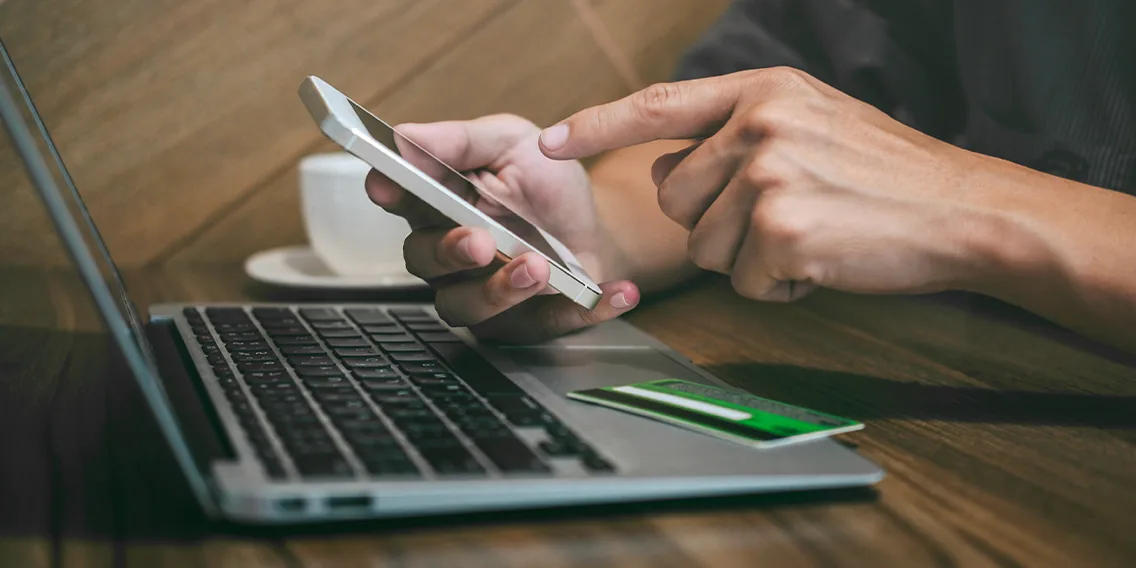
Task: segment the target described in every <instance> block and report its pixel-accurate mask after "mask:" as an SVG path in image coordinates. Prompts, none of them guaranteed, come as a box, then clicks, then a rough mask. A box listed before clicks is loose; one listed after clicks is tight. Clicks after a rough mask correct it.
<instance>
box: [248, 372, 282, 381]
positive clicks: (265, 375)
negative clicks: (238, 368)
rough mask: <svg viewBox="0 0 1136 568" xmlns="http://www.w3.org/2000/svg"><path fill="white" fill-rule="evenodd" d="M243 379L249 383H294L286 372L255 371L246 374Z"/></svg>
mask: <svg viewBox="0 0 1136 568" xmlns="http://www.w3.org/2000/svg"><path fill="white" fill-rule="evenodd" d="M243 378H244V380H245V382H247V383H276V382H282V381H286V382H288V383H291V382H292V377H291V376H289V375H288V373H286V372H284V371H253V372H251V373H244V375H243Z"/></svg>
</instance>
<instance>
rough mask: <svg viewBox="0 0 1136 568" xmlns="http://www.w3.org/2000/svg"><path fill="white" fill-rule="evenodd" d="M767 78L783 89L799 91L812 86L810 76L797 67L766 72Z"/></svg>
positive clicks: (783, 67) (778, 68)
mask: <svg viewBox="0 0 1136 568" xmlns="http://www.w3.org/2000/svg"><path fill="white" fill-rule="evenodd" d="M765 76H766V78H767V79H768V80H769V81H770V82H771V83H773V84H774V85H776V86H778V87H780V88H783V89H799V88H802V87H808V86H811V83H809V80H808V75H807V74H806V73H805V72H804V71H801V70H800V69H797V68H795V67H788V66H783V65H782V66H778V67H771V68H769V69H766V70H765Z"/></svg>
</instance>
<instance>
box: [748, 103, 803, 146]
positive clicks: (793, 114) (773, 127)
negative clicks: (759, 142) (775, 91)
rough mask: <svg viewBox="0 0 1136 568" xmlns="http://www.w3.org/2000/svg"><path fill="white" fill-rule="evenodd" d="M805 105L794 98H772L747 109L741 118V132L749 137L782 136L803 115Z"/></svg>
mask: <svg viewBox="0 0 1136 568" xmlns="http://www.w3.org/2000/svg"><path fill="white" fill-rule="evenodd" d="M805 110H806V109H805V107H804V106H803V105H802V104H801V103H799V102H798V101H796V100H794V99H773V100H770V101H767V102H763V103H761V104H758V105H755V106H754V107H753V108H751V109H749V110H748V111H747V112H746V113H745V116H744V117H743V120H742V133H743V135H745V136H747V137H749V138H750V139H762V138H774V137H780V136H784V135H786V134H788V133H789V131H790V130H791V129H793V128H794V127H795V126H796V125H797V123H798V121H799V120H800V119H801V117H802V116H803V113H804V111H805Z"/></svg>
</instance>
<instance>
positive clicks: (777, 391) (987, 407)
mask: <svg viewBox="0 0 1136 568" xmlns="http://www.w3.org/2000/svg"><path fill="white" fill-rule="evenodd" d="M710 370H711V371H712V372H713V373H714V374H715V375H717V376H719V377H721V378H723V379H725V380H726V381H728V382H730V383H731V384H733V385H735V386H737V387H741V388H744V389H746V390H748V391H750V392H752V393H754V394H756V395H759V396H763V397H767V398H772V399H774V400H779V401H782V402H786V403H789V404H795V405H798V406H803V407H806V408H812V409H815V410H820V411H823V412H828V413H831V414H837V415H841V416H847V417H849V418H855V419H857V420H876V419H883V418H897V419H904V418H908V419H915V420H945V421H954V422H982V423H992V424H1044V425H1059V426H1087V427H1092V428H1112V429H1133V428H1136V412H1134V411H1133V409H1136V396H1106V395H1093V394H1084V393H1049V392H1033V391H1024V390H1000V389H997V390H996V389H985V388H977V387H962V386H942V385H927V384H921V383H915V382H900V381H894V380H890V379H881V378H877V377H870V376H866V375H858V374H853V373H844V372H836V371H825V370H818V369H808V368H804V367H795V366H790V365H767V364H758V363H753V364H737V365H723V366H717V367H712V368H711V369H710Z"/></svg>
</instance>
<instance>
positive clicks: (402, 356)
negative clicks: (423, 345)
mask: <svg viewBox="0 0 1136 568" xmlns="http://www.w3.org/2000/svg"><path fill="white" fill-rule="evenodd" d="M390 358H391V360H393V361H396V362H399V363H408V362H421V361H437V358H436V357H434V355H432V354H430V353H427V352H425V351H419V352H414V353H391V356H390Z"/></svg>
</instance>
